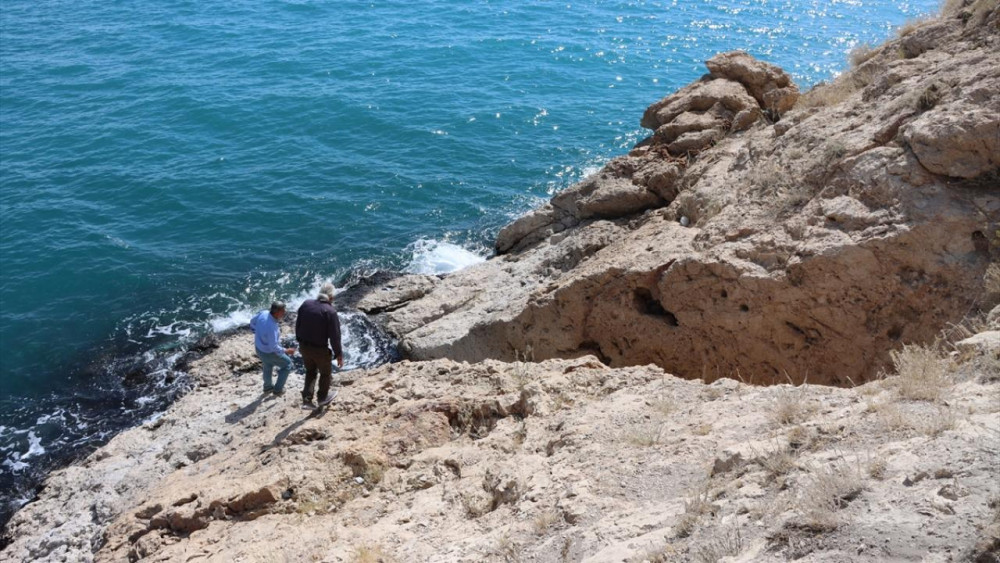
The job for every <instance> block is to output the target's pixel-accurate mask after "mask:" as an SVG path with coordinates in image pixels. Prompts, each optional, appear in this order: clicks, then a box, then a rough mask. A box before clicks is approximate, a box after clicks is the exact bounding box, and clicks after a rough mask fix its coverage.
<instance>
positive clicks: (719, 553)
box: [692, 523, 743, 563]
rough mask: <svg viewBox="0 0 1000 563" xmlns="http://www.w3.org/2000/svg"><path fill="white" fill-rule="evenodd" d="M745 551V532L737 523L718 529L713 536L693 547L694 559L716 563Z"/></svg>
mask: <svg viewBox="0 0 1000 563" xmlns="http://www.w3.org/2000/svg"><path fill="white" fill-rule="evenodd" d="M742 552H743V534H742V533H741V532H740V527H739V525H737V524H735V523H734V524H733V525H732V526H729V527H727V528H726V529H724V530H717V533H715V534H713V535H712V537H711V538H708V539H706V540H705V541H701V542H698V545H697V546H695V547H694V549H692V555H693V556H694V560H695V561H698V562H699V563H716V562H717V561H719V560H721V559H722V558H724V557H736V556H737V555H739V554H740V553H742Z"/></svg>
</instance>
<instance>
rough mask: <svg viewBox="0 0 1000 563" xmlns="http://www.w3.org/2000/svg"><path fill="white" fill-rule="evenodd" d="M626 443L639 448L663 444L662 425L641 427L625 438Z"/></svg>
mask: <svg viewBox="0 0 1000 563" xmlns="http://www.w3.org/2000/svg"><path fill="white" fill-rule="evenodd" d="M625 438H626V440H628V443H630V444H632V445H633V446H639V447H641V448H650V447H653V446H658V445H660V444H662V443H663V425H662V424H660V425H657V426H642V427H639V428H636V429H633V430H632V431H631V432H629V433H628V434H627V435H626V436H625Z"/></svg>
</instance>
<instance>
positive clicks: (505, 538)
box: [493, 532, 521, 563]
mask: <svg viewBox="0 0 1000 563" xmlns="http://www.w3.org/2000/svg"><path fill="white" fill-rule="evenodd" d="M493 553H494V554H495V555H496V556H497V557H498V558H500V559H501V560H502V561H509V562H511V563H515V562H518V561H520V560H521V546H520V545H518V543H517V542H515V541H514V540H512V539H511V537H510V534H509V533H507V532H505V533H504V534H503V535H501V536H500V537H499V538H498V539H497V545H496V548H495V549H494V551H493Z"/></svg>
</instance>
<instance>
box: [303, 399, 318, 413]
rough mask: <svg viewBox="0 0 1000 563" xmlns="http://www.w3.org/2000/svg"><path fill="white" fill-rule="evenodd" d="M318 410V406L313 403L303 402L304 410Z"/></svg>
mask: <svg viewBox="0 0 1000 563" xmlns="http://www.w3.org/2000/svg"><path fill="white" fill-rule="evenodd" d="M315 409H316V404H315V403H313V402H312V401H302V410H304V411H311V410H315Z"/></svg>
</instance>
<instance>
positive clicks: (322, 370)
mask: <svg viewBox="0 0 1000 563" xmlns="http://www.w3.org/2000/svg"><path fill="white" fill-rule="evenodd" d="M299 353H301V354H302V361H303V363H304V364H305V365H306V386H305V388H303V389H302V400H303V401H311V400H312V399H313V390H314V388H315V387H316V372H317V371H318V372H319V394H318V395H317V398H318V399H319V400H320V401H322V400H323V399H325V398H326V395H327V394H328V393H329V392H330V376H331V374H332V372H333V352H332V351H330V349H329V348H327V347H325V346H324V347H322V348H320V347H318V346H309V345H307V344H302V345H300V347H299Z"/></svg>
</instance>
